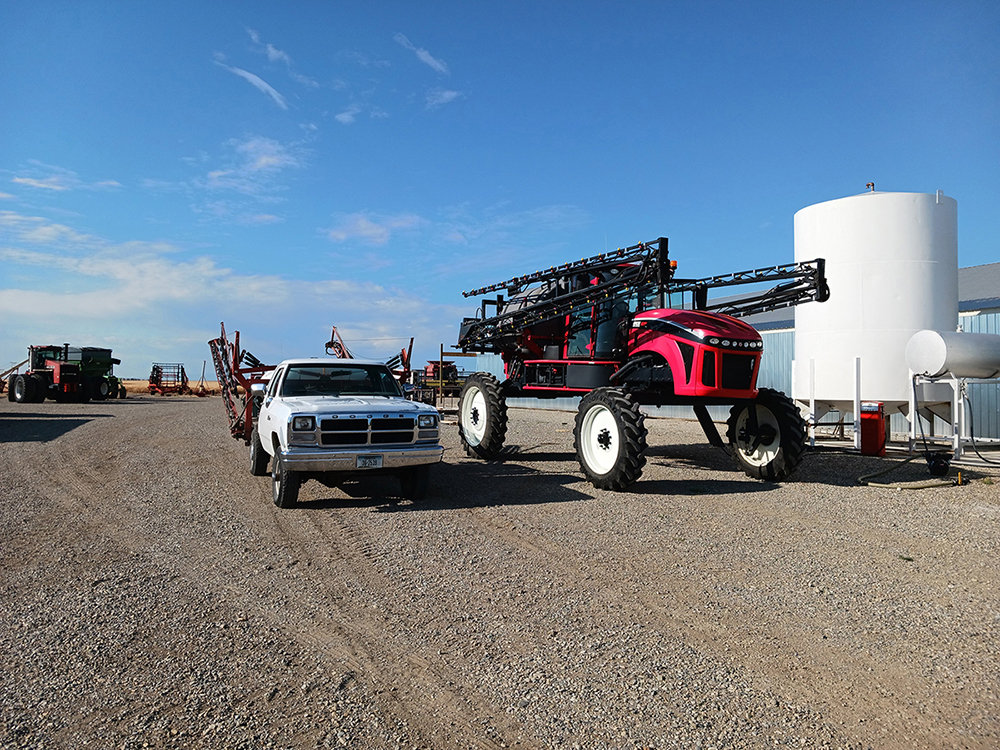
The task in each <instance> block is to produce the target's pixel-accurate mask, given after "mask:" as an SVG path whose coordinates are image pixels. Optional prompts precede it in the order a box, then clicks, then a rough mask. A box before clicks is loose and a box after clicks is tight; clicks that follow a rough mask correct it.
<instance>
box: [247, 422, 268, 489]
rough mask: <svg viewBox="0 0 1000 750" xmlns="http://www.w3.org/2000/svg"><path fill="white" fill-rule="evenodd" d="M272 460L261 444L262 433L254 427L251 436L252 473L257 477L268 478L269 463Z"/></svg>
mask: <svg viewBox="0 0 1000 750" xmlns="http://www.w3.org/2000/svg"><path fill="white" fill-rule="evenodd" d="M270 458H271V457H270V456H268V455H267V451H265V450H264V446H263V445H261V443H260V433H258V432H257V428H256V427H254V428H253V433H252V434H251V435H250V473H251V474H252V475H253V476H255V477H266V476H267V462H268V461H269V460H270Z"/></svg>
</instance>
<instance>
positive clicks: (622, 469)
mask: <svg viewBox="0 0 1000 750" xmlns="http://www.w3.org/2000/svg"><path fill="white" fill-rule="evenodd" d="M573 447H574V448H575V449H576V457H577V459H578V460H579V461H580V468H581V469H583V473H584V474H585V475H586V477H587V480H588V481H589V482H590V483H591V484H592V485H594V486H595V487H596V488H597V489H599V490H623V489H625V488H626V487H628V486H629V485H631V484H632V483H634V482H635V481H636V480H637V479H638V478H639V477H640V476H642V467H643V466H645V465H646V455H645V452H646V418H645V417H644V416H643V414H642V412H640V411H639V405H638V404H637V403H636V402H635V401H634V400H633V399H632V397H631V396H630V395H628V394H627V393H625V392H624V391H622V390H621V389H620V388H596V389H595V390H593V391H591V392H590V393H588V394H587V395H586V396H584V397H583V399H582V400H581V401H580V408H579V410H578V411H577V413H576V427H575V429H574V430H573Z"/></svg>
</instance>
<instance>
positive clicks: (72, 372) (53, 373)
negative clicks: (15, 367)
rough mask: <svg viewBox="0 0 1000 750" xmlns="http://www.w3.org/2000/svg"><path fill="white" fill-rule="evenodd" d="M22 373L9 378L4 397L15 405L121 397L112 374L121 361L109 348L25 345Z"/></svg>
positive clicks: (122, 390)
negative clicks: (25, 357)
mask: <svg viewBox="0 0 1000 750" xmlns="http://www.w3.org/2000/svg"><path fill="white" fill-rule="evenodd" d="M22 364H27V365H28V368H27V370H26V371H25V372H23V373H16V374H14V375H11V376H10V380H9V387H8V393H7V398H8V399H9V400H11V401H16V402H18V403H40V402H42V401H44V400H45V399H47V398H51V399H55V400H56V401H83V402H87V401H90V400H91V399H93V400H95V401H103V400H104V399H108V398H125V384H124V383H122V381H121V380H119V379H118V378H117V377H115V375H114V366H115V365H117V364H121V360H119V359H115V358H114V357H112V356H111V350H110V349H100V348H97V347H92V346H85V347H71V346H70V345H69V344H63V345H62V346H29V347H28V359H27V360H26V362H24V363H22Z"/></svg>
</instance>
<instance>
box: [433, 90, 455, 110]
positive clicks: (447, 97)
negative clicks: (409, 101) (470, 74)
mask: <svg viewBox="0 0 1000 750" xmlns="http://www.w3.org/2000/svg"><path fill="white" fill-rule="evenodd" d="M461 95H462V92H461V91H444V90H442V89H435V90H433V91H430V92H428V94H427V109H437V108H438V107H440V106H441V105H443V104H447V103H448V102H453V101H455V100H456V99H458V97H460V96H461Z"/></svg>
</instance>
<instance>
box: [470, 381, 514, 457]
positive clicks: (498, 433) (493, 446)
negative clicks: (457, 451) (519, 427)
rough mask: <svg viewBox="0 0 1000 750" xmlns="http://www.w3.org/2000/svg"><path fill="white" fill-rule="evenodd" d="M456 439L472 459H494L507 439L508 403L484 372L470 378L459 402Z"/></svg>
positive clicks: (496, 383)
mask: <svg viewBox="0 0 1000 750" xmlns="http://www.w3.org/2000/svg"><path fill="white" fill-rule="evenodd" d="M458 437H459V439H460V440H461V441H462V447H463V448H464V449H465V452H466V453H467V454H469V455H470V456H472V457H473V458H493V457H494V456H495V455H496V454H498V453H499V452H500V451H501V450H502V449H503V441H504V438H505V437H507V400H506V399H505V398H504V396H503V392H502V391H501V389H500V383H499V382H497V379H496V378H495V377H493V376H492V375H490V374H489V373H487V372H477V373H475V374H474V375H470V376H469V377H468V378H467V379H466V381H465V385H464V386H462V393H461V395H460V396H459V401H458Z"/></svg>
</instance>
